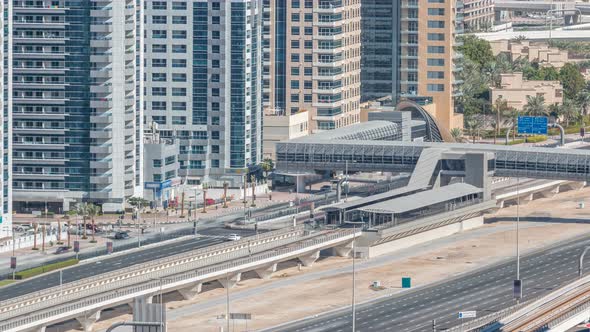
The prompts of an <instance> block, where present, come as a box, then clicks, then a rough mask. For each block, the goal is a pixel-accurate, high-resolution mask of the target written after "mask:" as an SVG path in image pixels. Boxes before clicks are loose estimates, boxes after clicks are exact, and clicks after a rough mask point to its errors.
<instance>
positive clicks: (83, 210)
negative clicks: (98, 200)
mask: <svg viewBox="0 0 590 332" xmlns="http://www.w3.org/2000/svg"><path fill="white" fill-rule="evenodd" d="M76 214H77V215H79V216H82V229H83V232H84V233H83V234H82V239H83V240H86V239H87V238H88V236H87V235H86V215H87V214H88V203H78V204H76Z"/></svg>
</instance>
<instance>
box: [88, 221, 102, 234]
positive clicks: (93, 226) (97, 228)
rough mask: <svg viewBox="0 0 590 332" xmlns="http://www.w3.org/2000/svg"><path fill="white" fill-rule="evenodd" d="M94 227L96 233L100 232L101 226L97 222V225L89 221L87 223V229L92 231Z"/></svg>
mask: <svg viewBox="0 0 590 332" xmlns="http://www.w3.org/2000/svg"><path fill="white" fill-rule="evenodd" d="M93 228H94V232H95V233H99V232H100V228H99V227H98V226H97V225H96V224H95V225H92V224H89V223H88V224H86V229H87V230H90V231H91V230H92V229H93Z"/></svg>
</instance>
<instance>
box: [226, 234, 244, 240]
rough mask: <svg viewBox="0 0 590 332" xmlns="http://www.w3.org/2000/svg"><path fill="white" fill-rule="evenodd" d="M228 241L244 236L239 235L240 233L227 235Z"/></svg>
mask: <svg viewBox="0 0 590 332" xmlns="http://www.w3.org/2000/svg"><path fill="white" fill-rule="evenodd" d="M225 238H226V239H227V240H228V241H238V240H240V239H241V238H242V237H241V236H239V235H238V234H230V235H228V236H226V237H225Z"/></svg>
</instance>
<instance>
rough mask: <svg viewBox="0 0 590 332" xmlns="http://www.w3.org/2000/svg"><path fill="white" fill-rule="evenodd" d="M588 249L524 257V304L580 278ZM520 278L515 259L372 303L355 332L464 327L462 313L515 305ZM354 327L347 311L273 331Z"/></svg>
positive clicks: (359, 315)
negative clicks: (580, 262)
mask: <svg viewBox="0 0 590 332" xmlns="http://www.w3.org/2000/svg"><path fill="white" fill-rule="evenodd" d="M587 245H590V236H586V237H584V238H583V239H577V240H574V241H570V242H566V243H563V244H560V245H558V246H555V247H551V248H548V249H545V250H543V251H541V252H537V253H533V254H530V255H528V256H526V257H521V261H520V263H521V264H520V268H521V269H520V274H521V279H522V280H523V300H525V301H526V300H528V299H532V298H535V297H538V296H541V295H544V294H547V293H549V292H551V291H552V290H554V289H556V288H558V287H560V286H563V285H564V284H566V283H569V282H571V281H573V280H575V279H577V277H578V259H579V255H580V254H581V253H582V250H583V249H584V247H585V246H587ZM586 260H587V262H586V264H590V259H589V258H586ZM515 275H516V259H515V260H514V261H511V262H509V263H504V264H501V265H496V266H492V267H489V268H485V269H481V270H478V271H475V272H473V273H470V274H468V275H465V276H461V277H459V278H456V279H453V280H450V281H447V282H443V283H437V284H433V285H431V286H426V287H424V288H417V289H416V290H413V291H412V290H411V291H408V292H405V293H401V294H398V295H396V296H392V297H388V298H386V299H382V300H377V301H372V302H368V303H366V304H363V305H360V306H357V310H356V331H359V332H361V331H394V332H404V331H406V332H407V331H428V332H430V331H432V330H433V329H432V320H434V319H435V320H436V325H437V331H444V330H445V329H448V328H450V327H453V326H457V325H459V324H460V323H461V322H460V320H459V319H458V313H459V312H460V311H468V310H476V311H477V315H478V317H479V316H484V315H486V314H489V313H491V312H495V311H498V310H501V309H504V308H506V307H508V306H510V305H513V304H515V300H514V299H513V294H512V283H513V280H514V279H515ZM357 286H358V287H362V286H361V285H357ZM302 305H304V304H303V303H302ZM465 322H467V321H465ZM351 323H352V315H351V311H350V308H348V309H345V310H341V311H337V312H334V313H331V314H327V315H322V316H319V317H316V318H309V319H305V320H303V321H301V322H295V323H292V324H289V325H284V326H282V327H279V328H275V329H273V331H284V332H295V331H298V332H304V331H305V332H319V331H342V332H345V331H350V330H351Z"/></svg>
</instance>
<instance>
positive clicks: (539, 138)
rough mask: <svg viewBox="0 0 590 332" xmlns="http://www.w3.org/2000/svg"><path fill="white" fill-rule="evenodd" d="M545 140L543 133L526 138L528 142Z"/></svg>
mask: <svg viewBox="0 0 590 332" xmlns="http://www.w3.org/2000/svg"><path fill="white" fill-rule="evenodd" d="M546 140H547V136H545V135H535V136H529V137H528V138H527V142H529V143H539V142H545V141H546Z"/></svg>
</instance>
